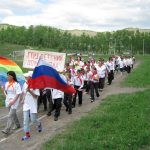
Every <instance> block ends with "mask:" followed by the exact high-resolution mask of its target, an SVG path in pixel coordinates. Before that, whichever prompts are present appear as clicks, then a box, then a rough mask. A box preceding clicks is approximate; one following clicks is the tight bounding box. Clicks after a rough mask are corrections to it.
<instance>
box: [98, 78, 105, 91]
mask: <svg viewBox="0 0 150 150" xmlns="http://www.w3.org/2000/svg"><path fill="white" fill-rule="evenodd" d="M104 85H105V78H99V84H98V88H99V89H103V88H104Z"/></svg>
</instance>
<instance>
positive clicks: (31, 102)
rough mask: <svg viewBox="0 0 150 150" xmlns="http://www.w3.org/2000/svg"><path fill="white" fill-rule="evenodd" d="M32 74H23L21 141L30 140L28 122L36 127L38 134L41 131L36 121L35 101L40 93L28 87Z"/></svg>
mask: <svg viewBox="0 0 150 150" xmlns="http://www.w3.org/2000/svg"><path fill="white" fill-rule="evenodd" d="M32 74H33V72H32V71H29V72H28V73H25V74H24V76H25V78H26V79H27V81H26V82H25V83H24V85H23V96H22V97H23V99H22V103H23V119H24V123H23V125H24V132H25V136H23V137H22V140H23V141H24V140H28V139H29V138H30V127H29V120H30V118H31V121H32V122H33V123H34V124H36V125H37V129H38V132H41V131H42V124H41V122H40V121H38V119H37V101H38V96H39V95H40V91H39V90H38V89H32V88H31V87H30V80H31V77H32Z"/></svg>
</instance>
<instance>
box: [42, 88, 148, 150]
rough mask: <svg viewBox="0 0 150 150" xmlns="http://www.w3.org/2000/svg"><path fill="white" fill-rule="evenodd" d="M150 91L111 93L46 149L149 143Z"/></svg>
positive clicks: (127, 148) (104, 149)
mask: <svg viewBox="0 0 150 150" xmlns="http://www.w3.org/2000/svg"><path fill="white" fill-rule="evenodd" d="M149 93H150V90H147V91H144V92H139V93H134V94H128V95H127V94H121V95H116V96H110V97H108V98H106V99H105V101H103V102H102V103H101V105H99V106H98V107H97V108H96V109H95V110H93V111H91V112H90V113H89V114H88V115H87V116H86V117H83V118H82V119H81V120H79V121H76V122H75V123H73V124H72V125H71V126H69V129H68V130H67V131H66V132H64V133H61V134H58V135H56V136H55V137H54V138H53V139H52V140H49V141H47V142H46V143H44V144H43V148H42V149H43V150H49V149H51V150H113V149H114V150H116V149H117V150H138V149H145V147H148V146H149V145H150V119H149V118H150V94H149Z"/></svg>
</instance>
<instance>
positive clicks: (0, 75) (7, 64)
mask: <svg viewBox="0 0 150 150" xmlns="http://www.w3.org/2000/svg"><path fill="white" fill-rule="evenodd" d="M8 71H14V72H15V73H16V75H17V80H18V82H19V83H20V85H21V86H22V85H23V84H24V82H25V78H24V76H23V72H22V70H21V68H20V67H19V66H18V65H17V64H16V63H15V62H14V61H12V60H10V59H7V58H4V57H1V56H0V85H1V86H3V85H4V84H5V83H6V82H7V72H8Z"/></svg>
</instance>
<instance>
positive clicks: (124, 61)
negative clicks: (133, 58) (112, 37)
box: [123, 59, 128, 67]
mask: <svg viewBox="0 0 150 150" xmlns="http://www.w3.org/2000/svg"><path fill="white" fill-rule="evenodd" d="M123 63H124V66H126V67H127V65H128V64H127V59H124V60H123Z"/></svg>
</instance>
